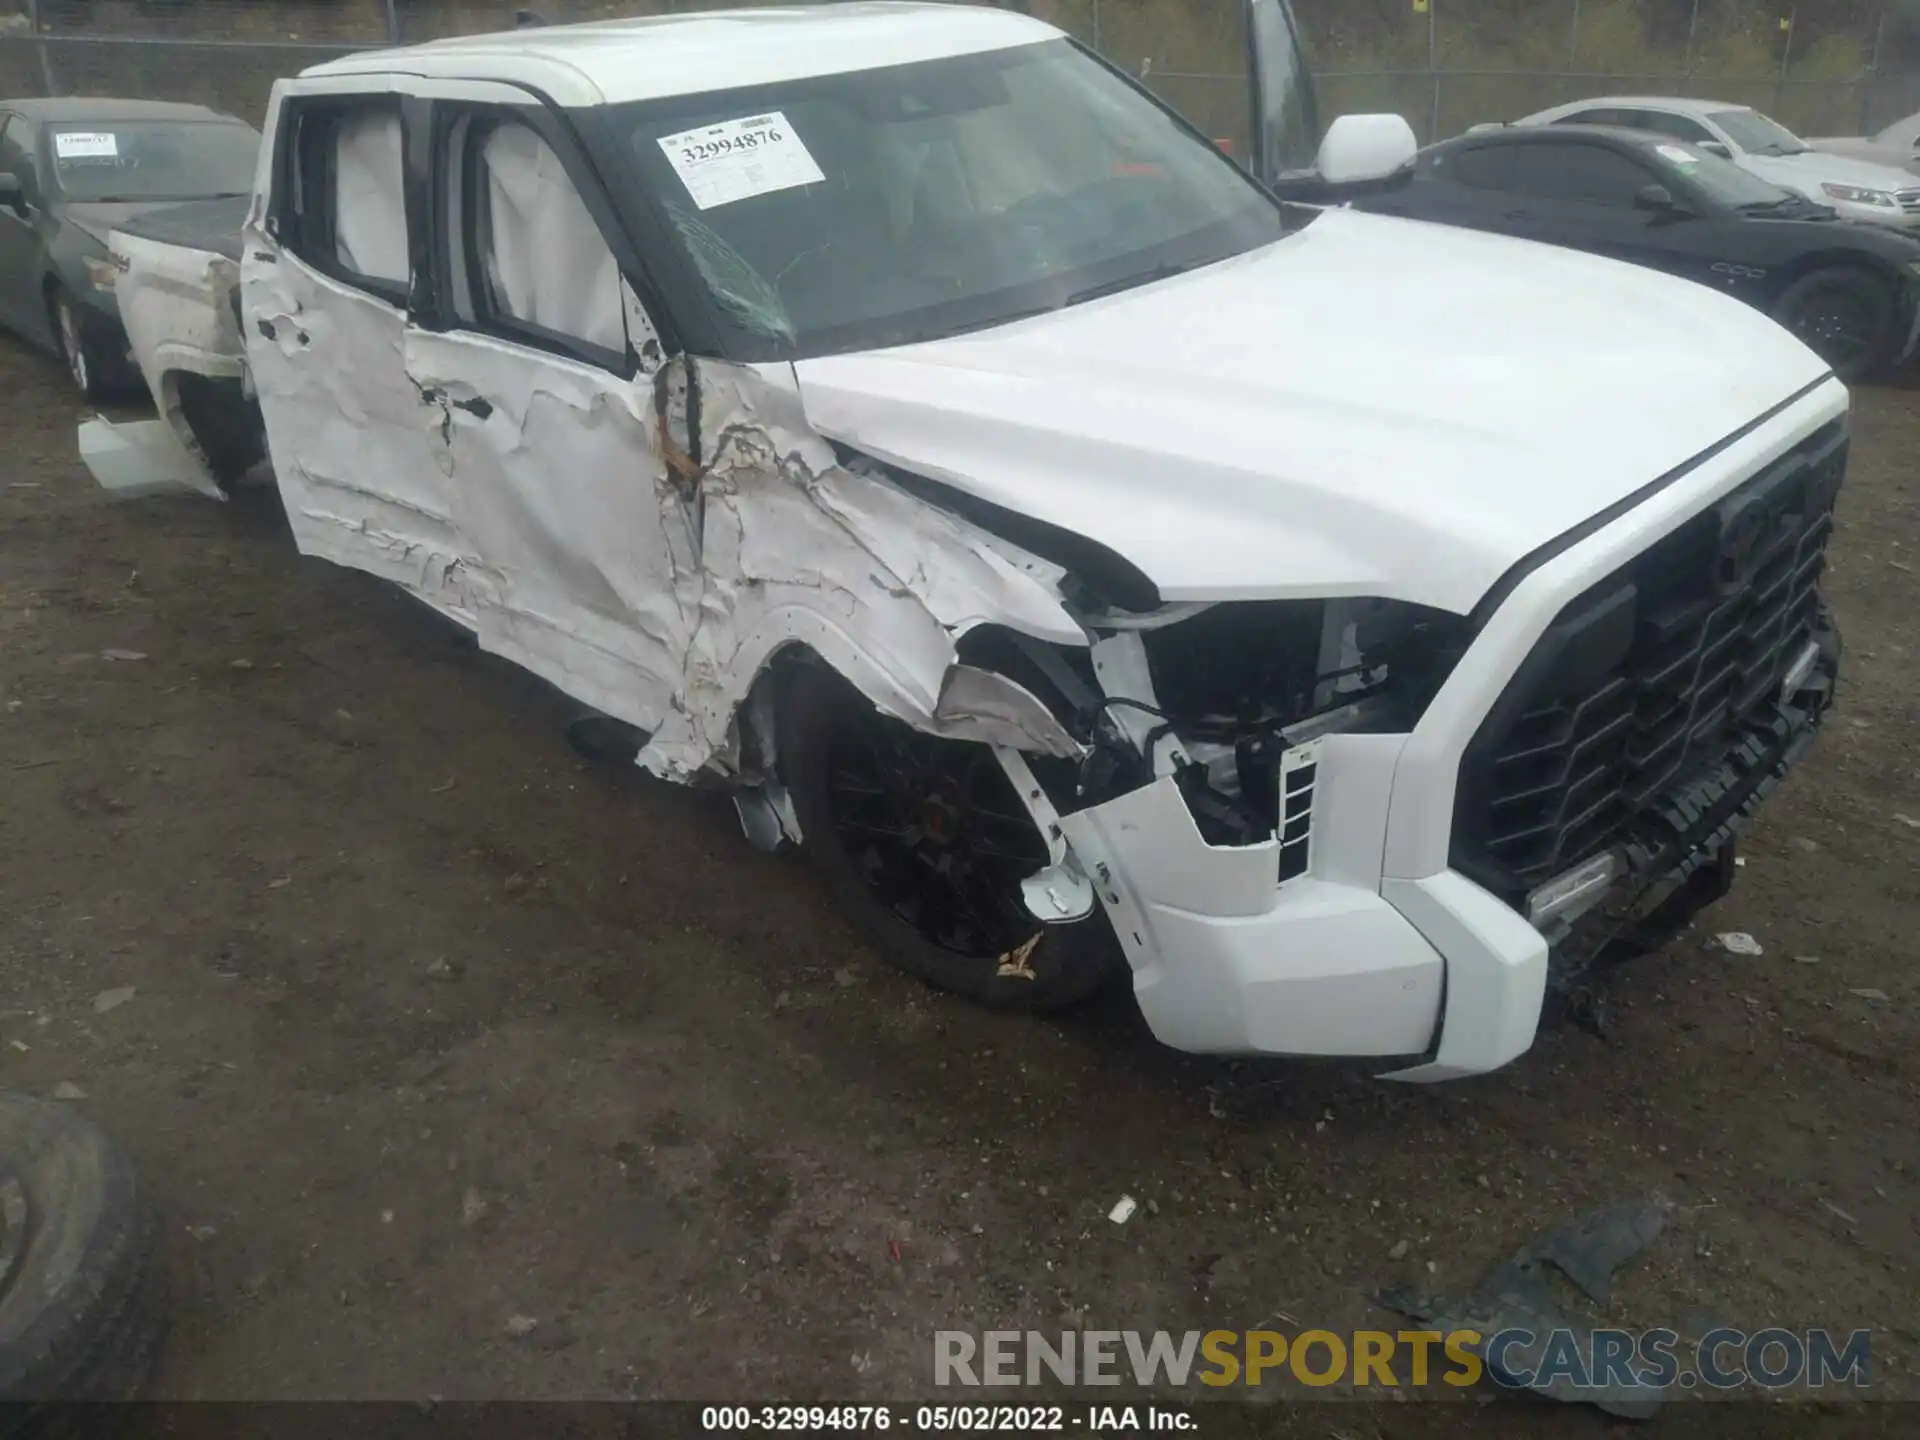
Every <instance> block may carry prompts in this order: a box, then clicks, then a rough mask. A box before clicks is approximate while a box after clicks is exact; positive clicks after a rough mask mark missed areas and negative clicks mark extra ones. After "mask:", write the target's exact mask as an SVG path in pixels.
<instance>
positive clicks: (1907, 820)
mask: <svg viewBox="0 0 1920 1440" xmlns="http://www.w3.org/2000/svg"><path fill="white" fill-rule="evenodd" d="M1893 818H1894V819H1896V820H1898V821H1899V822H1900V823H1901V824H1902V825H1904V826H1906V827H1907V828H1908V829H1909V830H1920V820H1916V819H1914V818H1913V817H1912V816H1911V815H1902V814H1901V813H1900V812H1899V811H1898V810H1896V811H1894V812H1893Z"/></svg>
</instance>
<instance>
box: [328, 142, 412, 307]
mask: <svg viewBox="0 0 1920 1440" xmlns="http://www.w3.org/2000/svg"><path fill="white" fill-rule="evenodd" d="M400 149H401V145H400V117H399V116H398V115H397V114H395V113H394V112H393V111H391V110H386V109H366V110H359V111H355V112H354V113H352V114H348V115H343V116H341V117H340V119H339V120H338V121H337V122H336V123H335V125H334V129H333V174H334V197H333V244H334V254H335V256H336V257H337V258H338V259H339V262H340V263H341V264H342V265H344V266H345V267H346V268H347V269H349V270H351V271H352V272H353V273H354V274H356V275H365V276H367V277H368V278H369V279H372V280H391V281H394V282H396V283H398V284H402V285H404V284H405V283H406V282H407V270H408V265H407V198H406V196H407V192H406V186H405V183H404V181H403V179H402V168H401V158H400Z"/></svg>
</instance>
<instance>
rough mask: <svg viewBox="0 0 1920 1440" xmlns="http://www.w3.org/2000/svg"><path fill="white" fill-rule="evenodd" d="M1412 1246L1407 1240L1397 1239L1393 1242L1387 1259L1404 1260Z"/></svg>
mask: <svg viewBox="0 0 1920 1440" xmlns="http://www.w3.org/2000/svg"><path fill="white" fill-rule="evenodd" d="M1412 1248H1413V1246H1412V1245H1410V1244H1408V1243H1407V1242H1406V1241H1405V1240H1396V1241H1394V1242H1393V1248H1392V1249H1391V1250H1389V1251H1387V1259H1389V1260H1404V1259H1406V1258H1407V1251H1409V1250H1411V1249H1412Z"/></svg>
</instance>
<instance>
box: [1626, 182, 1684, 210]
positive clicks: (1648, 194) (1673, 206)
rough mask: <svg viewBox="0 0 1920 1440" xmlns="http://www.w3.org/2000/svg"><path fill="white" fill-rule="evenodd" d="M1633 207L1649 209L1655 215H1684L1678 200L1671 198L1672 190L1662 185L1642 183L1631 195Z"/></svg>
mask: <svg viewBox="0 0 1920 1440" xmlns="http://www.w3.org/2000/svg"><path fill="white" fill-rule="evenodd" d="M1633 204H1634V208H1635V209H1638V210H1649V211H1651V212H1653V213H1654V214H1655V215H1684V214H1685V213H1686V212H1685V211H1684V210H1682V209H1681V208H1680V202H1679V201H1678V200H1675V199H1674V198H1673V192H1672V191H1671V190H1669V189H1667V187H1666V186H1664V185H1643V186H1641V188H1640V191H1639V193H1638V194H1636V195H1635V196H1634V197H1633Z"/></svg>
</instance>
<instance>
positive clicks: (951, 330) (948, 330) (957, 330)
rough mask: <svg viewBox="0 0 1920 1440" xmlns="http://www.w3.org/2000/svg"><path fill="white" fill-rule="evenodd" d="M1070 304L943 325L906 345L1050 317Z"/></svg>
mask: <svg viewBox="0 0 1920 1440" xmlns="http://www.w3.org/2000/svg"><path fill="white" fill-rule="evenodd" d="M1071 303H1072V302H1071V301H1066V302H1064V303H1063V302H1051V303H1049V304H1046V305H1029V306H1028V307H1027V308H1026V309H1024V310H1008V311H1005V312H1004V313H999V314H993V315H989V316H987V318H986V319H984V320H969V321H968V322H967V323H966V324H964V325H943V326H941V327H940V328H939V329H937V330H932V331H928V332H927V333H925V334H920V335H915V336H914V337H913V339H912V340H911V341H909V342H907V343H909V344H921V343H924V342H926V341H929V340H949V339H951V338H952V337H954V336H955V335H971V334H972V333H973V332H974V331H976V330H992V329H994V328H995V327H996V326H1000V325H1011V324H1013V323H1014V321H1016V320H1031V319H1033V317H1034V316H1036V315H1051V314H1053V312H1054V311H1056V310H1061V309H1064V308H1066V305H1068V304H1071Z"/></svg>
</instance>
